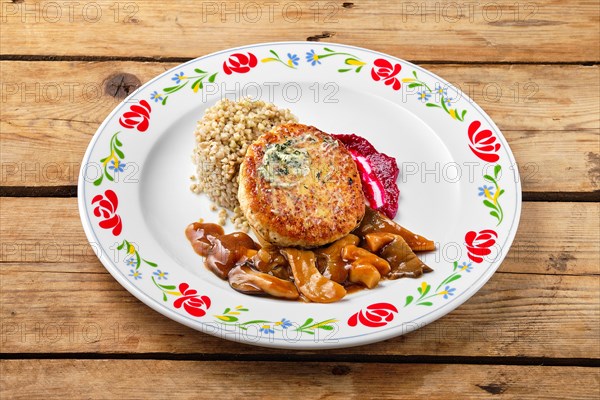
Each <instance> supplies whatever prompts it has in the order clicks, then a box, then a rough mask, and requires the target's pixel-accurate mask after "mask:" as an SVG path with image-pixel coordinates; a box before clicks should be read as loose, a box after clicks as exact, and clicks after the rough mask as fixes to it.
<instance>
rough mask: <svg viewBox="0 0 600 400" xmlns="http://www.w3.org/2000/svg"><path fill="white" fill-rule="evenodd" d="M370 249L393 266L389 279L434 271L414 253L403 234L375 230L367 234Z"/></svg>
mask: <svg viewBox="0 0 600 400" xmlns="http://www.w3.org/2000/svg"><path fill="white" fill-rule="evenodd" d="M365 241H366V247H367V249H368V250H369V251H371V252H373V253H377V254H379V255H380V256H381V257H382V258H384V259H385V260H386V261H387V262H388V263H389V265H390V267H391V268H392V270H391V272H390V273H389V275H388V278H389V279H398V278H402V277H405V276H406V277H410V278H418V277H419V276H421V275H423V273H425V272H431V271H433V270H432V269H431V268H429V267H428V266H427V265H425V264H424V263H423V262H422V261H421V260H419V258H418V257H417V256H416V255H415V253H413V251H412V250H411V249H410V247H409V246H408V244H406V242H405V241H404V239H403V238H402V236H400V235H395V234H393V233H387V232H374V233H369V234H367V235H366V236H365Z"/></svg>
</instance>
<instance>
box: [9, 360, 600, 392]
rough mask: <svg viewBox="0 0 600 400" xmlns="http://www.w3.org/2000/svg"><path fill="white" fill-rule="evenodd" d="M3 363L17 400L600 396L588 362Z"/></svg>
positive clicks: (147, 361) (53, 361) (59, 361)
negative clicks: (582, 364)
mask: <svg viewBox="0 0 600 400" xmlns="http://www.w3.org/2000/svg"><path fill="white" fill-rule="evenodd" d="M0 366H1V368H2V376H3V379H2V384H1V389H0V394H1V395H2V397H3V398H11V399H31V398H45V399H54V398H60V399H63V398H65V397H67V398H94V399H114V398H125V397H126V398H144V399H148V398H167V397H171V396H172V394H173V393H177V398H178V399H197V398H199V397H205V396H210V397H211V398H219V397H220V396H224V397H230V396H232V395H234V394H235V396H238V397H241V398H244V399H277V398H281V397H282V395H283V394H284V393H285V395H283V397H285V398H307V397H308V398H313V399H316V398H319V399H329V398H344V399H364V398H378V399H414V398H420V397H423V398H434V399H438V398H444V399H447V398H470V399H480V398H483V399H487V398H490V396H492V395H498V396H497V397H498V398H503V399H504V398H506V399H564V398H569V399H597V394H598V390H597V389H598V371H597V370H594V369H593V368H583V367H544V366H506V365H461V364H459V365H448V364H445V365H439V364H383V363H377V364H354V363H341V364H335V363H291V362H278V363H271V362H239V361H237V362H206V361H164V360H162V361H159V360H2V361H1V362H0ZM275 369H276V372H275ZM391 376H396V377H398V379H390V377H391ZM458 377H460V379H459V378H458ZM199 381H201V382H202V385H201V387H199V386H198V382H199ZM307 382H310V385H309V386H308V385H307ZM459 393H460V396H459V397H456V396H458V394H459Z"/></svg>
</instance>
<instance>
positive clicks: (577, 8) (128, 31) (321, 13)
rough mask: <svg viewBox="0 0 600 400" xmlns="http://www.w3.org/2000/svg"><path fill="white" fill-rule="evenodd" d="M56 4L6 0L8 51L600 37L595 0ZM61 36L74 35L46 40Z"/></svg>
mask: <svg viewBox="0 0 600 400" xmlns="http://www.w3.org/2000/svg"><path fill="white" fill-rule="evenodd" d="M52 3H53V2H51V1H46V0H27V1H12V0H2V22H3V34H2V37H1V39H0V44H1V45H2V49H3V53H4V54H19V55H20V54H34V55H40V54H43V55H51V56H56V55H59V56H62V55H78V56H107V57H114V56H118V57H132V56H138V57H158V58H160V57H188V58H194V57H197V56H200V55H204V54H208V53H211V52H215V51H219V50H222V49H226V48H229V47H235V46H240V45H245V44H251V43H260V42H270V41H279V40H307V39H308V40H327V41H333V42H338V41H339V42H342V43H347V44H353V45H358V46H368V47H369V48H371V49H374V50H379V51H383V52H387V53H390V54H394V55H398V56H400V57H402V58H404V59H408V60H421V61H428V60H436V61H449V60H453V61H469V62H473V61H537V62H543V61H553V62H554V61H597V60H598V59H599V57H600V54H599V49H598V46H592V45H590V44H591V43H593V42H595V41H597V35H598V10H597V4H596V3H595V2H594V1H589V0H577V1H573V2H566V1H565V0H547V1H544V2H514V1H513V0H498V1H495V2H493V3H486V2H483V3H478V2H470V3H469V2H467V3H460V2H451V1H441V2H439V1H434V0H427V1H419V2H407V1H401V2H400V1H397V2H393V1H392V2H390V1H384V0H377V1H372V0H369V1H366V0H357V1H354V2H352V5H353V6H352V7H343V6H342V2H330V1H313V0H299V1H295V2H265V1H258V2H254V1H249V0H244V1H237V2H229V3H228V4H226V3H225V2H211V1H203V2H200V3H198V2H194V1H191V0H188V1H178V2H177V3H176V4H175V5H174V4H173V3H172V2H160V1H156V0H137V1H135V2H117V3H115V2H114V1H112V0H97V1H95V2H93V4H92V5H89V3H77V5H75V3H67V5H63V6H60V5H59V6H56V5H53V4H52ZM49 4H50V5H49ZM54 4H62V3H57V2H54ZM69 4H71V5H70V6H69ZM53 37H65V38H67V37H68V38H73V39H72V40H69V41H68V42H67V41H64V40H48V39H47V38H53ZM124 38H125V40H124ZM309 38H310V39H309Z"/></svg>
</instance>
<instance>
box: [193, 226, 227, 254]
mask: <svg viewBox="0 0 600 400" xmlns="http://www.w3.org/2000/svg"><path fill="white" fill-rule="evenodd" d="M224 233H225V232H224V231H223V227H222V226H221V225H217V224H205V223H201V222H194V223H193V224H189V225H188V226H187V228H185V236H186V237H187V238H188V240H189V241H190V243H191V244H192V247H193V248H194V251H195V252H196V253H197V254H199V255H201V256H202V257H206V256H207V255H208V251H209V250H210V248H211V247H212V244H211V243H210V241H209V239H208V238H209V237H220V236H221V235H223V234H224Z"/></svg>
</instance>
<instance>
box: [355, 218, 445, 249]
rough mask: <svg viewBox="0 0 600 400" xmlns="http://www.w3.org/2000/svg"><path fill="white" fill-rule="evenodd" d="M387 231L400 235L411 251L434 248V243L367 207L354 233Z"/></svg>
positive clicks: (364, 234)
mask: <svg viewBox="0 0 600 400" xmlns="http://www.w3.org/2000/svg"><path fill="white" fill-rule="evenodd" d="M372 232H388V233H394V234H396V235H400V236H402V238H403V239H404V240H405V241H406V243H407V244H408V246H409V247H410V248H411V249H412V251H432V250H435V243H434V242H433V241H431V240H429V239H426V238H424V237H423V236H421V235H417V234H416V233H412V232H411V231H409V230H408V229H406V228H405V227H403V226H401V225H400V224H397V223H395V222H394V221H392V220H391V219H390V218H387V217H386V216H385V215H383V214H382V213H380V212H378V211H376V210H373V209H371V208H369V207H367V208H366V209H365V216H364V218H363V219H362V221H361V222H360V225H359V226H358V228H356V230H355V231H354V233H355V234H356V235H358V236H360V237H361V238H364V237H365V236H366V235H367V234H368V233H372Z"/></svg>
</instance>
